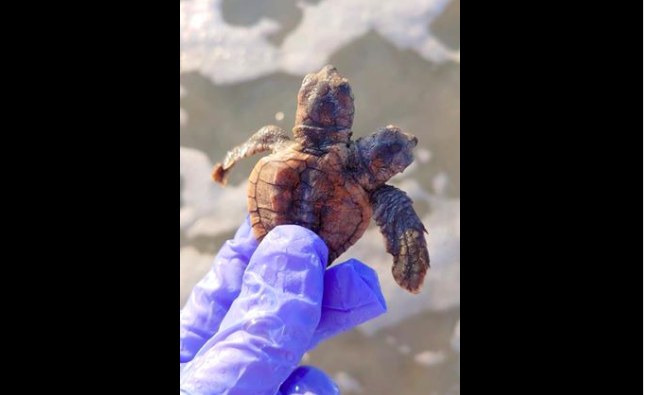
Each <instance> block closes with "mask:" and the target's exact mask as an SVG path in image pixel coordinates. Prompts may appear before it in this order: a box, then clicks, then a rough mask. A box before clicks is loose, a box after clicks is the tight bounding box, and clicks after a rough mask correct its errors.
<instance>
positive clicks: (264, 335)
mask: <svg viewBox="0 0 645 395" xmlns="http://www.w3.org/2000/svg"><path fill="white" fill-rule="evenodd" d="M327 257H328V250H327V247H326V245H325V243H324V242H323V241H322V240H321V239H320V238H319V237H318V236H317V235H316V234H314V233H313V232H311V231H309V230H306V229H304V228H301V227H298V226H282V227H278V228H276V229H274V230H273V231H272V232H271V233H269V235H268V236H267V237H266V238H265V239H264V241H263V242H262V244H261V245H259V246H258V243H257V241H255V239H254V237H253V235H252V232H251V227H250V225H249V223H248V221H247V222H246V223H245V224H244V225H243V226H242V227H241V228H240V230H239V231H238V232H237V234H236V236H235V239H234V240H232V241H229V242H228V243H227V244H226V245H225V246H224V247H223V248H222V250H221V251H220V253H219V255H218V256H217V258H216V260H215V263H214V265H213V267H212V270H211V272H210V273H209V274H208V275H207V276H206V277H205V278H204V279H203V280H202V281H201V282H200V283H199V284H198V285H197V286H196V287H195V289H194V291H193V294H192V296H191V298H190V300H189V302H188V303H187V305H186V307H185V308H184V310H182V311H180V313H179V364H180V368H179V371H180V373H179V389H180V394H183V395H215V394H217V395H249V394H254V395H255V394H257V395H276V394H278V395H298V394H305V393H311V394H316V395H327V394H338V393H339V391H338V387H337V386H336V385H335V384H334V383H333V382H332V381H331V379H330V378H329V377H328V376H327V375H326V374H325V373H323V372H321V371H319V370H317V369H315V368H311V367H301V368H299V369H297V368H298V365H299V363H300V361H301V359H302V357H303V355H304V354H305V352H307V351H309V350H311V349H313V348H315V347H316V346H317V345H318V344H319V343H320V342H322V341H324V340H326V339H328V338H330V337H332V336H334V335H337V334H339V333H342V332H346V331H348V330H350V329H352V328H354V327H355V326H357V325H360V324H362V323H364V322H367V321H369V320H371V319H373V318H376V317H378V316H379V315H381V314H384V313H385V312H386V311H387V307H386V304H385V299H384V298H383V295H382V293H381V290H380V286H379V282H378V278H377V276H376V273H375V272H374V271H373V270H372V269H370V268H368V267H367V266H365V265H364V264H362V263H360V262H358V261H356V260H352V261H349V262H346V263H343V264H339V265H337V266H335V267H333V268H331V269H330V270H327V271H325V268H326V267H327Z"/></svg>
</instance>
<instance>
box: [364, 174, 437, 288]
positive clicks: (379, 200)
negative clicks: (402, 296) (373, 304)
mask: <svg viewBox="0 0 645 395" xmlns="http://www.w3.org/2000/svg"><path fill="white" fill-rule="evenodd" d="M372 206H373V208H374V219H375V220H376V222H377V223H378V225H379V227H380V228H381V233H383V236H385V242H386V245H387V252H389V253H390V254H392V256H394V267H393V269H392V274H393V275H394V279H395V280H396V282H397V283H398V284H399V285H400V286H401V287H402V288H404V289H406V290H407V291H409V292H411V293H413V294H419V293H420V292H421V289H422V288H423V283H424V280H425V277H426V274H427V272H428V270H429V269H430V254H429V252H428V243H427V242H426V238H425V234H426V233H427V231H426V229H425V227H424V226H423V223H422V222H421V219H420V218H419V216H418V215H417V213H416V212H415V211H414V207H413V204H412V200H411V199H410V198H409V197H408V195H407V194H406V193H405V192H403V191H401V190H399V189H397V188H395V187H392V186H389V185H386V186H384V187H382V188H380V189H378V190H377V191H376V192H374V194H373V195H372Z"/></svg>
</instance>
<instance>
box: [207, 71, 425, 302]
mask: <svg viewBox="0 0 645 395" xmlns="http://www.w3.org/2000/svg"><path fill="white" fill-rule="evenodd" d="M353 123H354V96H353V94H352V88H351V86H350V84H349V82H348V81H347V79H344V78H342V77H341V76H340V75H339V74H338V71H337V70H336V68H334V67H333V66H327V67H325V68H323V69H322V71H320V72H319V73H318V74H310V75H308V76H307V77H306V78H305V80H304V82H303V84H302V87H301V89H300V92H299V94H298V112H297V115H296V127H295V128H294V129H293V133H294V136H295V139H294V140H291V139H290V138H289V136H288V135H287V133H286V132H285V131H284V130H282V129H281V128H279V127H277V126H266V127H264V128H262V129H261V130H260V131H259V132H258V133H256V134H255V135H254V136H253V137H251V139H250V140H249V141H247V142H246V143H244V144H242V145H241V146H239V147H237V148H235V149H233V150H232V151H230V152H229V153H228V155H227V156H226V159H225V160H224V163H223V164H218V165H217V166H216V167H215V171H214V173H213V178H214V179H215V181H217V182H219V183H221V184H223V185H226V180H227V176H228V174H229V172H230V170H231V168H232V167H233V166H234V165H235V164H236V162H238V161H239V160H241V159H243V158H247V157H250V156H252V155H255V154H258V153H261V152H264V151H271V152H273V154H272V155H270V156H268V157H265V158H263V159H261V160H260V162H259V163H258V164H257V166H256V167H255V169H254V170H253V173H252V174H251V176H250V178H249V193H248V202H249V211H250V213H251V225H252V226H253V232H254V235H255V237H256V238H257V239H258V240H260V241H261V240H262V239H263V238H264V237H265V236H266V235H267V233H268V232H269V231H271V230H272V229H273V228H275V227H276V226H279V225H300V226H303V227H305V228H308V229H310V230H312V231H314V232H316V233H317V234H318V235H319V236H320V237H321V238H322V239H323V240H324V241H325V242H326V243H327V246H328V247H329V251H330V257H329V263H330V264H332V263H333V262H334V261H335V260H336V259H337V258H338V257H340V256H341V255H342V254H343V253H344V252H345V251H347V250H348V249H349V248H350V247H351V246H352V245H354V244H355V243H356V242H357V241H358V240H359V239H360V238H361V237H362V236H363V234H364V233H365V231H366V229H367V228H368V226H369V224H370V220H371V218H372V217H373V218H374V219H375V220H376V222H377V223H378V225H379V227H380V228H381V232H382V233H383V235H384V236H385V239H386V245H387V251H388V252H389V253H390V254H392V255H393V256H394V268H393V274H394V278H395V280H396V281H397V283H398V284H399V285H400V286H401V287H403V288H404V289H406V290H408V291H410V292H412V293H414V294H418V293H419V292H421V288H422V286H423V282H424V279H425V276H426V273H427V272H428V270H429V268H430V258H429V254H428V247H427V243H426V239H425V233H427V232H426V229H425V227H424V226H423V224H422V223H421V220H420V219H419V216H418V215H417V213H416V212H415V211H414V208H413V203H412V200H411V199H410V198H409V197H408V196H407V195H406V194H405V192H403V191H401V190H399V189H397V188H395V187H393V186H389V185H387V184H386V183H387V182H388V181H389V180H390V179H391V178H392V177H393V176H395V175H397V174H399V173H401V172H403V171H404V170H405V169H406V168H407V167H408V166H410V165H411V164H412V162H413V161H414V156H413V153H412V150H413V149H414V148H415V147H416V146H417V144H418V140H417V138H416V137H414V136H411V135H409V134H406V133H403V132H402V131H401V130H400V129H399V128H397V127H395V126H388V127H386V128H383V129H381V130H379V131H378V132H376V133H375V134H373V135H372V136H369V137H366V138H361V139H358V140H357V141H352V131H351V128H352V125H353Z"/></svg>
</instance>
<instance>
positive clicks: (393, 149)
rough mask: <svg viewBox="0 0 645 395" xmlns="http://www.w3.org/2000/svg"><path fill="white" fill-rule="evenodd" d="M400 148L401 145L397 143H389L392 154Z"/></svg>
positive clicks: (399, 150) (396, 152)
mask: <svg viewBox="0 0 645 395" xmlns="http://www.w3.org/2000/svg"><path fill="white" fill-rule="evenodd" d="M402 149H403V147H402V146H401V144H399V143H396V144H392V145H390V152H391V153H393V154H398V153H399V152H401V150H402Z"/></svg>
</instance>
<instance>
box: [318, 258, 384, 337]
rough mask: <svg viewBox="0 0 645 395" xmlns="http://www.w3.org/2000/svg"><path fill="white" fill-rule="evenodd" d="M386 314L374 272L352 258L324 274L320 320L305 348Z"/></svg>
mask: <svg viewBox="0 0 645 395" xmlns="http://www.w3.org/2000/svg"><path fill="white" fill-rule="evenodd" d="M385 313H387V303H386V302H385V297H384V296H383V293H382V292H381V285H380V283H379V279H378V275H377V274H376V272H375V271H374V270H373V269H371V268H369V267H368V266H366V265H365V264H363V263H361V262H359V261H357V260H355V259H352V260H350V261H348V262H345V263H341V264H339V265H337V266H335V267H332V268H331V269H329V270H328V271H327V273H325V293H324V297H323V307H322V317H321V320H320V324H319V326H318V328H317V329H316V332H315V333H314V336H313V338H312V340H311V343H310V344H309V348H308V349H309V350H312V349H314V348H316V347H317V346H318V344H320V343H321V342H322V341H324V340H327V339H329V338H331V337H334V336H336V335H338V334H340V333H343V332H347V331H349V330H351V329H353V328H354V327H356V326H358V325H361V324H364V323H365V322H367V321H370V320H372V319H374V318H376V317H379V316H381V315H383V314H385Z"/></svg>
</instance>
